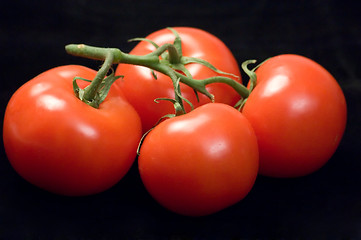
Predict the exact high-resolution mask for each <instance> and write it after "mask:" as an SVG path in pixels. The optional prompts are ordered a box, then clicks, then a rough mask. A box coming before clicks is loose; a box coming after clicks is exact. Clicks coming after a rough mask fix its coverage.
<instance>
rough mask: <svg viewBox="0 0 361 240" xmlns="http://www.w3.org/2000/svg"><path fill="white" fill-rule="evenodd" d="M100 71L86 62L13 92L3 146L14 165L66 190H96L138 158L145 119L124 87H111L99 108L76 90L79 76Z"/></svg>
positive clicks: (41, 183)
mask: <svg viewBox="0 0 361 240" xmlns="http://www.w3.org/2000/svg"><path fill="white" fill-rule="evenodd" d="M95 74H96V72H95V71H94V70H91V69H89V68H86V67H82V66H75V65H69V66H61V67H57V68H53V69H50V70H48V71H46V72H44V73H42V74H40V75H38V76H37V77H35V78H34V79H32V80H30V81H29V82H27V83H25V84H24V85H23V86H22V87H20V88H19V89H18V90H17V91H16V92H15V93H14V95H13V96H12V97H11V99H10V101H9V103H8V106H7V108H6V112H5V117H4V126H3V139H4V146H5V150H6V154H7V156H8V159H9V161H10V163H11V165H12V166H13V167H14V169H15V170H16V171H17V172H18V173H19V174H20V175H21V176H22V177H23V178H24V179H26V180H27V181H29V182H30V183H32V184H34V185H36V186H38V187H40V188H43V189H45V190H48V191H50V192H53V193H57V194H62V195H89V194H94V193H98V192H101V191H104V190H106V189H108V188H110V187H111V186H113V185H114V184H115V183H117V182H118V181H119V180H120V179H121V178H122V177H123V176H124V175H125V174H126V172H127V171H128V169H129V168H130V166H131V165H132V163H133V162H134V160H135V157H136V148H137V145H138V142H139V139H140V137H141V123H140V118H139V116H138V115H137V113H136V111H135V110H134V108H133V107H132V106H131V105H130V104H129V103H128V102H126V101H125V100H124V99H123V98H122V97H120V95H119V89H117V87H116V86H112V87H111V89H110V92H109V94H108V96H107V98H106V99H105V101H104V102H103V103H102V104H101V105H100V107H99V109H95V108H93V107H90V106H88V105H87V104H85V103H84V102H82V101H80V100H79V99H77V98H76V96H75V95H74V93H73V88H72V80H73V78H74V77H75V76H79V77H83V78H86V79H93V78H94V76H95ZM78 83H79V85H80V86H82V87H84V85H87V84H88V83H86V82H85V81H80V82H78Z"/></svg>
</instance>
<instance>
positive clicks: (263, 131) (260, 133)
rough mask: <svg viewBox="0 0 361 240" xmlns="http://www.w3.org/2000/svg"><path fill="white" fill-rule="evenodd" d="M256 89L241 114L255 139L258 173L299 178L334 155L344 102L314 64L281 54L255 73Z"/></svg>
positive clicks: (343, 119) (342, 124) (329, 77)
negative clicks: (251, 127) (258, 157)
mask: <svg viewBox="0 0 361 240" xmlns="http://www.w3.org/2000/svg"><path fill="white" fill-rule="evenodd" d="M256 74H257V81H258V83H257V85H256V87H255V89H254V90H253V91H252V93H251V95H250V97H249V98H248V100H247V102H246V104H245V106H244V108H243V111H242V112H243V114H244V115H245V116H246V118H247V119H248V120H249V121H250V123H251V125H252V126H253V128H254V130H255V132H256V136H257V138H258V146H259V152H260V174H262V175H265V176H271V177H300V176H304V175H307V174H310V173H312V172H314V171H316V170H318V169H319V168H321V167H322V166H323V165H324V164H326V162H327V161H328V160H329V159H330V158H331V156H332V155H333V154H334V152H335V150H336V148H337V147H338V145H339V143H340V140H341V138H342V135H343V133H344V130H345V126H346V114H347V110H346V101H345V97H344V95H343V92H342V90H341V88H340V86H339V85H338V83H337V82H336V80H335V79H334V78H333V76H332V75H331V74H330V73H329V72H328V71H327V70H326V69H324V68H323V67H322V66H321V65H319V64H318V63H316V62H314V61H312V60H310V59H308V58H306V57H303V56H299V55H293V54H285V55H279V56H276V57H273V58H271V59H269V60H267V61H266V62H265V63H264V64H263V65H261V67H260V68H258V69H257V70H256Z"/></svg>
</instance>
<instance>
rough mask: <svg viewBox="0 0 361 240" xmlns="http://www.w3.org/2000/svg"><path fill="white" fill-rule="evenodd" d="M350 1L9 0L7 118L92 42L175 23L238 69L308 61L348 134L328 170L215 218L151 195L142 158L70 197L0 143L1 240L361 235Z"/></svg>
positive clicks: (0, 26) (358, 42) (4, 48)
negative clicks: (89, 191)
mask: <svg viewBox="0 0 361 240" xmlns="http://www.w3.org/2000/svg"><path fill="white" fill-rule="evenodd" d="M355 3H356V1H355V2H352V1H320V0H313V1H296V0H294V1H283V0H282V1H280V0H272V1H271V0H268V1H267V0H264V1H211V0H208V1H138V0H117V1H86V0H66V1H59V2H58V1H49V0H48V1H1V4H0V5H1V8H0V50H1V51H0V53H1V60H0V61H1V65H0V69H1V70H0V79H1V88H0V89H1V91H0V94H1V95H0V107H1V119H3V114H4V111H5V107H6V103H7V101H8V100H9V98H10V97H11V95H12V93H13V92H14V91H15V90H16V89H17V88H18V87H20V86H21V85H22V84H23V83H25V82H26V81H28V80H30V79H31V78H33V77H35V76H36V75H38V74H39V73H41V72H43V71H45V70H47V69H49V68H52V67H56V66H59V65H64V64H83V65H86V66H88V67H92V68H98V67H99V65H100V63H99V62H95V61H91V60H86V59H81V58H76V57H73V56H69V55H67V54H66V52H65V51H64V46H65V45H66V44H69V43H86V44H90V45H96V46H103V47H117V48H120V49H122V50H123V51H125V52H129V51H130V50H131V49H132V48H133V47H134V43H128V42H127V40H128V39H130V38H133V37H145V36H146V35H148V34H150V33H151V32H153V31H156V30H159V29H161V28H164V27H168V26H192V27H198V28H201V29H204V30H206V31H208V32H210V33H212V34H214V35H216V36H217V37H219V38H220V39H221V40H223V41H224V42H225V43H226V45H227V46H228V47H229V48H230V49H231V51H232V52H233V53H234V55H235V57H236V58H237V60H238V61H239V63H241V62H242V61H244V60H247V59H259V60H264V59H265V58H267V57H270V56H274V55H277V54H281V53H296V54H301V55H304V56H306V57H309V58H311V59H313V60H315V61H317V62H319V63H320V64H321V65H323V66H324V67H325V68H326V69H328V70H329V71H330V72H331V74H333V75H334V77H335V78H336V79H337V80H338V82H339V84H340V85H341V87H342V89H343V91H344V93H345V96H346V100H347V104H348V125H347V129H346V132H345V135H344V138H343V140H342V142H341V144H340V146H339V148H338V150H337V152H336V153H335V155H334V156H333V157H332V159H330V161H329V162H328V164H327V165H326V166H325V167H323V168H322V169H321V170H319V171H317V172H316V173H314V174H311V175H309V176H306V177H302V178H296V179H273V178H266V177H259V178H258V179H257V181H256V184H255V186H254V188H253V189H252V191H251V192H250V194H249V195H248V196H247V197H246V198H245V199H244V200H243V201H241V202H240V203H238V204H236V205H234V206H232V207H230V208H228V209H225V210H223V211H221V212H219V213H216V214H213V215H211V216H206V217H199V218H191V217H184V216H179V215H177V214H174V213H172V212H169V211H167V210H165V209H163V208H162V207H161V206H159V205H158V204H157V203H156V202H155V201H154V200H153V199H152V198H151V197H150V196H149V195H148V193H147V192H146V191H145V189H144V187H143V185H142V183H141V181H140V178H139V176H138V173H137V168H136V163H135V164H134V166H133V167H132V169H131V170H130V172H129V173H128V174H127V175H126V177H125V178H123V179H122V180H121V181H120V182H119V183H118V184H117V185H116V186H114V187H113V188H112V189H110V190H108V191H106V192H103V193H101V194H98V195H95V196H89V197H78V198H72V197H63V196H57V195H54V194H50V193H47V192H45V191H43V190H40V189H38V188H36V187H33V186H32V185H30V184H29V183H27V182H26V181H24V180H23V179H22V178H21V177H19V176H18V175H17V174H16V172H15V171H14V170H13V169H12V168H11V166H10V164H9V162H8V160H7V158H6V155H5V152H4V149H3V144H1V160H0V239H124V238H130V239H182V238H187V239H256V238H257V239H361V187H360V184H361V174H360V173H361V163H360V147H361V145H360V133H361V131H360V125H359V120H360V112H359V110H360V104H361V79H360V77H361V72H360V71H361V70H360V63H361V57H360V56H361V27H360V24H361V18H360V14H359V8H358V7H357V5H355Z"/></svg>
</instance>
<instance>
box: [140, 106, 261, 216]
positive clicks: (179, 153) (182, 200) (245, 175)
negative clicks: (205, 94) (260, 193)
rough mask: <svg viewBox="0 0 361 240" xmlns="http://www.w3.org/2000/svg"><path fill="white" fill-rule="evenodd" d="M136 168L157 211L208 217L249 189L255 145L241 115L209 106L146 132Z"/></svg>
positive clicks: (255, 164)
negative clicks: (152, 198) (159, 208)
mask: <svg viewBox="0 0 361 240" xmlns="http://www.w3.org/2000/svg"><path fill="white" fill-rule="evenodd" d="M138 167H139V172H140V176H141V179H142V181H143V183H144V185H145V187H146V189H147V190H148V191H149V193H150V194H151V195H152V196H153V197H154V199H155V200H156V201H158V202H159V203H160V204H161V205H162V206H164V207H165V208H167V209H169V210H171V211H174V212H176V213H179V214H182V215H188V216H202V215H208V214H212V213H215V212H217V211H220V210H222V209H224V208H226V207H228V206H231V205H233V204H235V203H237V202H238V201H240V200H241V199H243V198H244V197H245V196H246V195H247V194H248V192H249V191H250V190H251V188H252V186H253V184H254V182H255V179H256V176H257V173H258V147H257V140H256V136H255V135H254V131H253V129H252V127H251V125H250V124H249V122H248V121H247V119H246V118H245V117H244V116H243V115H242V114H241V113H240V112H238V111H237V110H235V109H234V108H232V107H231V106H228V105H225V104H221V103H210V104H206V105H203V106H200V107H199V108H197V109H195V110H194V111H192V112H190V113H187V114H185V115H182V116H178V117H175V118H171V119H167V120H165V121H164V122H161V123H160V124H159V125H158V126H156V127H155V128H154V129H153V130H152V131H150V133H149V134H148V135H147V136H146V138H145V140H144V142H143V144H142V146H141V149H140V155H139V157H138Z"/></svg>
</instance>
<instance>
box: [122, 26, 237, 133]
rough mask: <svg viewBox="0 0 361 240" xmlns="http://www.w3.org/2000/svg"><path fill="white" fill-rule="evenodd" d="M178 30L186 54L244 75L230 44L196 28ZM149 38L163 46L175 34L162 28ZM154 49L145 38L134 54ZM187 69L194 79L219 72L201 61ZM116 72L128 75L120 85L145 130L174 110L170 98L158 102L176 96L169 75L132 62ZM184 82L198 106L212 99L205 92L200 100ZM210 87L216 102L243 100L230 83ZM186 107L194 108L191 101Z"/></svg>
mask: <svg viewBox="0 0 361 240" xmlns="http://www.w3.org/2000/svg"><path fill="white" fill-rule="evenodd" d="M174 29H175V30H176V31H177V32H178V33H179V35H180V37H181V39H182V49H183V56H187V57H196V58H201V59H203V60H206V61H208V62H209V63H211V64H212V65H214V66H215V67H216V68H217V69H219V70H221V71H223V72H227V73H232V74H234V75H237V76H240V70H239V66H238V63H237V61H236V60H235V58H234V56H233V55H232V53H231V51H230V50H229V49H228V48H227V46H226V45H225V44H224V43H223V42H222V41H221V40H219V39H218V38H217V37H215V36H213V35H211V34H210V33H208V32H205V31H203V30H200V29H196V28H190V27H175V28H174ZM146 38H147V39H149V40H152V41H154V42H155V43H157V44H158V45H159V46H161V45H163V44H165V43H173V41H174V39H175V36H174V34H173V33H172V32H171V31H170V30H168V29H162V30H159V31H156V32H154V33H152V34H150V35H149V36H147V37H146ZM154 50H155V47H154V46H153V45H152V44H150V43H148V42H146V41H142V42H140V43H139V44H138V45H137V46H136V47H135V48H134V49H133V50H132V51H131V52H130V54H134V55H145V54H148V53H151V52H153V51H154ZM186 68H187V69H188V70H189V72H190V73H191V74H192V76H193V78H194V79H204V78H209V77H213V76H218V75H219V74H217V73H215V72H214V71H212V70H210V69H209V68H207V67H205V66H203V65H200V64H195V63H192V64H187V65H186ZM116 75H123V76H124V79H121V80H118V81H116V84H118V85H119V86H120V88H121V89H122V91H123V92H124V94H125V97H126V98H127V100H128V101H129V102H130V103H131V104H132V105H133V106H134V108H135V109H136V111H137V112H138V114H139V115H140V117H141V120H142V126H143V131H144V132H145V131H147V130H149V129H150V128H151V127H153V126H154V125H155V123H156V122H157V121H158V120H159V119H160V118H161V117H162V116H164V115H166V114H170V113H173V112H174V108H173V105H172V103H170V102H167V101H160V102H159V103H155V102H154V99H156V98H160V97H164V98H174V90H173V84H172V81H171V80H170V78H169V77H168V76H166V75H164V74H161V73H159V72H156V75H157V80H156V79H155V78H154V76H153V74H152V72H151V70H150V69H148V68H145V67H141V66H134V65H128V64H119V66H118V68H117V69H116ZM237 81H240V79H238V80H237ZM180 85H181V91H182V94H183V96H184V97H185V98H187V99H188V100H190V102H192V103H193V104H194V106H195V107H198V106H200V105H203V104H205V103H209V102H210V100H209V99H208V98H207V97H206V96H204V95H203V94H199V98H200V102H198V101H197V98H196V95H195V94H194V91H193V89H192V88H190V87H188V86H186V85H184V84H182V83H181V84H180ZM207 90H208V91H209V92H210V93H211V94H213V95H215V101H216V102H222V103H226V104H230V105H234V104H235V103H236V102H237V101H238V100H239V99H240V97H239V95H238V94H237V93H236V92H235V91H234V90H233V89H232V88H231V87H230V86H228V85H226V84H222V83H213V84H210V85H208V86H207ZM186 110H187V111H189V110H190V108H189V106H188V105H187V104H186Z"/></svg>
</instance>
